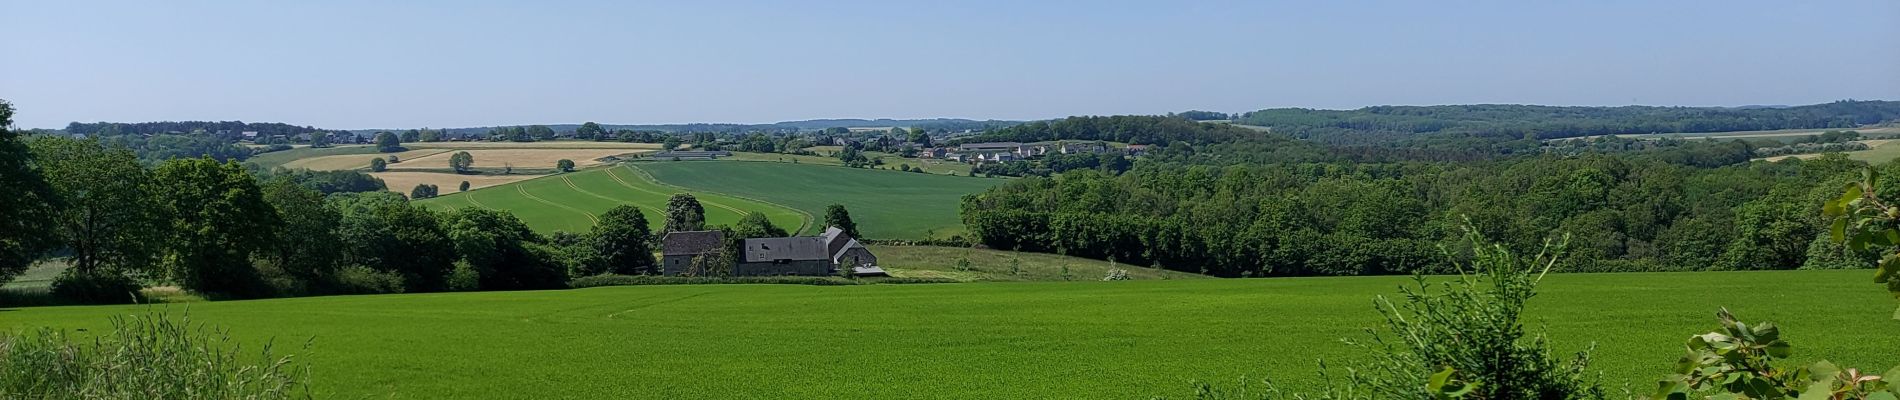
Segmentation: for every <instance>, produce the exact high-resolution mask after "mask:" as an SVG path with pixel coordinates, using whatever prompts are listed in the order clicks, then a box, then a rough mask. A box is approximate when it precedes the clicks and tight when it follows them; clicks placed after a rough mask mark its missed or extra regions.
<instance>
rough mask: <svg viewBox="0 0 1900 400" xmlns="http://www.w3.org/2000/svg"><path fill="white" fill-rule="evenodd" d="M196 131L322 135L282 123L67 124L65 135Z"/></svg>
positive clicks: (185, 132) (148, 133) (149, 133)
mask: <svg viewBox="0 0 1900 400" xmlns="http://www.w3.org/2000/svg"><path fill="white" fill-rule="evenodd" d="M194 131H197V132H201V133H210V134H215V133H218V132H219V131H225V132H229V133H230V134H237V133H238V132H247V131H248V132H257V134H258V135H259V136H263V137H269V136H272V135H285V136H290V135H296V134H300V133H316V132H323V130H322V129H317V128H313V127H309V126H296V125H290V124H285V123H279V122H251V123H246V122H243V121H175V122H174V121H161V122H134V123H124V122H93V123H80V122H73V123H70V124H66V133H72V134H81V135H87V136H119V135H163V134H187V133H192V132H194Z"/></svg>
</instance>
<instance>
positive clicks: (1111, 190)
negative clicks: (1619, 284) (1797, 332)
mask: <svg viewBox="0 0 1900 400" xmlns="http://www.w3.org/2000/svg"><path fill="white" fill-rule="evenodd" d="M1896 117H1900V102H1857V101H1844V102H1836V103H1829V104H1820V105H1813V106H1802V107H1789V108H1755V109H1710V108H1681V107H1677V108H1664V107H1614V108H1603V107H1545V106H1490V105H1474V106H1437V107H1372V108H1367V109H1361V110H1355V111H1337V112H1336V111H1316V110H1265V111H1259V112H1254V113H1248V114H1246V115H1243V116H1241V118H1240V119H1241V122H1245V123H1248V124H1257V125H1263V126H1269V127H1270V128H1271V129H1270V130H1268V131H1261V130H1256V129H1250V128H1245V127H1238V126H1233V125H1227V124H1218V123H1199V122H1194V121H1190V120H1188V119H1187V118H1183V117H1181V116H1178V115H1176V116H1108V117H1070V118H1066V119H1062V120H1054V121H1038V122H1030V123H1025V124H1022V125H1018V126H1014V127H1010V128H1004V129H998V130H994V131H990V132H986V133H984V134H982V135H978V136H976V137H971V138H966V139H963V140H962V141H963V142H975V141H1020V142H1033V141H1049V140H1107V141H1115V142H1124V143H1133V144H1151V145H1154V147H1153V148H1152V149H1151V150H1149V151H1148V153H1147V154H1146V155H1144V156H1142V157H1140V158H1139V159H1138V160H1137V161H1136V162H1135V163H1134V164H1133V165H1132V166H1128V165H1118V164H1110V163H1101V162H1099V161H1098V162H1093V163H1089V162H1077V161H1087V160H1067V159H1064V160H1058V161H1060V162H1056V161H1051V160H1049V159H1046V158H1045V159H1042V160H1036V161H1033V162H1017V163H1004V164H995V165H991V166H988V167H984V168H978V169H977V170H978V171H981V172H986V173H997V174H1004V175H1051V174H1054V176H1053V177H1047V178H1044V177H1031V178H1026V179H1020V180H1015V181H1012V182H1010V183H1007V184H1004V185H1001V186H998V187H996V188H993V189H991V190H989V191H987V192H985V193H981V194H976V195H972V196H968V197H966V198H965V199H964V204H963V218H964V222H965V224H966V226H967V227H968V228H969V230H970V232H971V234H972V235H974V237H973V238H972V239H973V240H975V241H978V242H980V243H982V244H984V245H987V246H990V247H994V248H1003V249H1019V250H1025V251H1038V252H1053V253H1062V254H1068V255H1075V256H1083V257H1092V258H1098V259H1111V260H1116V261H1118V262H1124V263H1130V264H1136V265H1160V266H1163V267H1167V268H1174V269H1180V270H1185V271H1191V272H1208V273H1212V274H1216V275H1221V276H1263V275H1358V274H1389V273H1409V272H1414V271H1428V272H1443V270H1442V268H1445V267H1446V265H1447V264H1446V263H1445V262H1444V261H1445V259H1444V258H1443V257H1442V256H1441V252H1440V247H1441V246H1449V245H1454V244H1455V242H1456V239H1457V237H1458V234H1459V233H1458V232H1456V229H1455V228H1456V227H1457V226H1460V225H1461V224H1462V223H1463V222H1464V221H1465V220H1466V219H1469V220H1470V222H1471V223H1472V224H1473V225H1474V226H1476V227H1477V228H1478V229H1480V230H1481V231H1482V232H1481V233H1482V234H1484V235H1486V236H1488V237H1493V238H1499V239H1500V240H1502V241H1504V242H1506V243H1509V244H1511V245H1512V246H1513V247H1516V248H1519V249H1534V248H1535V246H1536V245H1539V244H1541V242H1540V241H1541V240H1542V239H1543V238H1544V237H1545V234H1547V233H1549V232H1561V233H1566V234H1569V235H1570V238H1571V239H1572V249H1573V250H1575V254H1574V257H1573V259H1575V260H1576V261H1578V263H1579V264H1580V268H1582V269H1583V270H1596V271H1653V270H1692V269H1790V268H1836V267H1844V266H1864V265H1867V263H1866V262H1865V261H1869V260H1868V258H1869V257H1872V256H1871V255H1870V254H1858V253H1853V252H1846V251H1844V250H1843V249H1842V248H1841V247H1839V246H1836V245H1831V244H1829V243H1828V242H1827V240H1826V239H1827V235H1825V234H1824V229H1822V228H1823V226H1822V224H1821V221H1820V217H1819V215H1818V214H1817V213H1816V212H1815V210H1816V209H1817V208H1818V207H1819V204H1821V202H1822V201H1824V200H1826V199H1829V198H1831V197H1830V196H1833V195H1838V194H1839V191H1840V187H1841V186H1842V185H1843V184H1844V183H1845V182H1847V181H1849V180H1851V179H1852V178H1854V177H1856V176H1858V174H1859V173H1860V171H1861V170H1862V169H1864V168H1866V167H1867V165H1866V164H1865V163H1862V162H1859V161H1852V160H1849V159H1847V158H1846V157H1844V156H1841V155H1839V154H1833V155H1828V156H1824V157H1820V158H1818V159H1811V160H1789V161H1784V162H1777V163H1767V162H1750V161H1749V160H1750V159H1752V158H1755V157H1759V156H1763V155H1773V154H1788V153H1790V152H1803V151H1808V150H1827V149H1847V148H1850V147H1851V145H1854V144H1858V143H1848V142H1847V141H1849V140H1852V139H1854V138H1857V137H1858V136H1857V135H1856V134H1854V133H1852V132H1847V131H1841V132H1830V133H1827V134H1823V135H1818V136H1815V137H1813V138H1808V139H1801V140H1795V141H1793V142H1788V143H1784V142H1769V141H1757V142H1750V141H1747V140H1726V141H1724V140H1682V139H1661V140H1641V139H1629V138H1618V137H1614V136H1599V137H1592V138H1574V139H1570V140H1560V141H1552V142H1550V143H1545V142H1544V141H1542V140H1538V139H1539V138H1552V137H1576V136H1582V135H1600V134H1611V133H1647V132H1698V131H1712V130H1737V129H1751V130H1752V129H1785V128H1828V127H1843V128H1851V127H1857V126H1861V125H1863V124H1874V123H1882V122H1891V121H1893V120H1894V119H1895V118H1896ZM1322 130H1324V131H1329V132H1333V131H1337V132H1348V131H1349V132H1366V133H1372V134H1379V133H1381V132H1398V133H1402V134H1403V135H1400V136H1398V137H1406V138H1409V139H1393V140H1391V141H1387V142H1385V143H1377V144H1372V143H1337V142H1329V141H1327V140H1317V138H1313V137H1312V136H1310V134H1311V133H1314V132H1319V131H1322ZM1303 134H1305V135H1303ZM1296 136H1300V137H1306V138H1308V139H1316V140H1301V139H1298V138H1296ZM1771 145H1772V146H1776V147H1768V146H1771ZM1058 166H1066V167H1058ZM1882 168H1884V169H1888V170H1892V171H1889V172H1900V167H1895V166H1884V167H1882ZM1065 171H1066V172H1065ZM1885 176H1893V174H1886V175H1885Z"/></svg>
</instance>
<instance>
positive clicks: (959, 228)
mask: <svg viewBox="0 0 1900 400" xmlns="http://www.w3.org/2000/svg"><path fill="white" fill-rule="evenodd" d="M627 165H629V166H632V167H633V168H637V169H639V170H641V171H645V172H647V173H650V174H652V176H653V177H654V178H655V179H656V180H658V181H660V182H665V183H668V184H673V185H679V186H682V187H686V188H690V189H694V190H703V191H708V192H714V193H722V194H728V195H734V196H740V197H745V198H751V199H758V200H763V201H767V202H771V203H775V204H782V205H785V206H788V207H791V208H794V209H798V210H801V211H804V212H806V213H808V214H811V215H817V216H821V217H822V216H823V215H824V212H825V207H826V206H829V205H831V204H843V205H844V206H845V208H846V209H848V210H850V211H851V218H852V220H853V221H855V222H857V223H858V231H859V232H862V233H863V235H864V237H867V238H871V239H924V238H948V237H950V236H952V235H956V234H959V233H961V232H963V223H962V219H961V218H960V217H959V216H958V211H959V206H960V205H961V203H962V199H963V195H966V194H971V193H977V192H981V191H983V190H984V189H987V188H989V187H991V186H995V185H997V184H999V183H1002V182H1003V180H1001V179H990V178H973V177H965V176H948V175H936V174H926V173H906V172H898V171H891V170H874V169H862V168H847V167H838V166H824V165H810V164H792V163H779V162H749V161H682V162H638V163H630V164H627Z"/></svg>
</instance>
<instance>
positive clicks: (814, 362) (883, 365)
mask: <svg viewBox="0 0 1900 400" xmlns="http://www.w3.org/2000/svg"><path fill="white" fill-rule="evenodd" d="M1866 277H1867V272H1866V271H1770V272H1696V273H1625V274H1574V275H1562V274H1560V275H1553V276H1551V277H1549V278H1547V279H1546V284H1545V287H1544V290H1543V294H1542V295H1541V296H1539V297H1537V298H1536V299H1534V300H1533V301H1532V303H1531V304H1530V306H1529V310H1528V311H1527V313H1528V314H1527V318H1528V319H1529V320H1530V321H1535V322H1532V324H1533V325H1547V326H1548V328H1549V330H1550V332H1551V336H1552V340H1553V343H1554V347H1555V349H1556V350H1558V351H1560V352H1565V353H1567V352H1571V351H1575V350H1579V349H1582V348H1584V347H1585V346H1587V345H1588V344H1589V343H1591V342H1595V343H1596V344H1597V345H1598V349H1597V351H1596V354H1595V362H1594V364H1593V368H1592V369H1593V370H1595V371H1601V372H1603V373H1604V374H1605V378H1606V381H1607V382H1608V383H1609V386H1610V387H1611V390H1612V391H1613V392H1614V391H1616V390H1617V389H1618V388H1620V387H1622V386H1623V385H1624V384H1629V385H1630V386H1631V387H1632V388H1633V389H1636V390H1645V389H1647V388H1649V387H1650V386H1651V385H1652V381H1653V380H1654V379H1657V378H1659V377H1661V376H1662V375H1664V374H1665V373H1666V372H1667V371H1668V369H1669V368H1670V366H1671V365H1672V364H1673V363H1674V362H1675V361H1676V358H1677V357H1679V356H1681V352H1682V343H1683V341H1684V340H1685V339H1687V338H1688V337H1689V336H1690V335H1693V334H1699V333H1703V332H1708V331H1710V330H1713V329H1714V328H1715V326H1716V324H1715V322H1714V319H1713V317H1712V316H1713V313H1714V311H1715V310H1716V309H1717V307H1724V306H1726V307H1728V308H1730V309H1731V310H1733V311H1735V312H1736V313H1738V314H1739V315H1740V316H1741V317H1742V318H1744V319H1746V320H1749V321H1759V320H1772V321H1774V322H1776V323H1777V324H1779V325H1780V326H1781V328H1782V333H1783V337H1784V338H1786V339H1788V340H1789V341H1790V342H1792V343H1793V344H1794V346H1795V347H1794V348H1795V355H1796V358H1797V359H1798V360H1799V361H1811V360H1816V359H1821V358H1825V359H1829V360H1832V361H1835V362H1838V363H1842V364H1844V365H1849V366H1858V367H1862V368H1866V369H1871V370H1874V371H1884V370H1886V369H1887V368H1889V367H1892V366H1894V365H1896V364H1900V352H1896V351H1893V349H1896V348H1900V323H1897V322H1895V321H1893V320H1891V319H1889V317H1890V316H1891V314H1892V312H1893V306H1894V304H1893V303H1894V302H1893V300H1892V299H1890V298H1889V297H1887V296H1886V295H1885V294H1884V292H1882V291H1881V290H1880V288H1878V287H1875V286H1873V285H1869V284H1867V283H1866V282H1865V281H1866ZM1405 281H1406V279H1405V278H1401V277H1353V278H1297V279H1251V280H1237V279H1192V280H1187V279H1182V280H1148V281H1132V282H1040V283H1038V282H1023V283H1014V282H998V283H964V284H935V285H869V286H836V287H833V286H825V287H820V286H803V285H700V286H640V287H605V288H592V289H579V290H565V291H537V292H489V293H456V294H406V295H383V296H343V297H320V298H295V299H275V300H256V301H226V302H208V303H194V304H191V305H190V306H189V307H190V308H189V310H188V311H189V312H190V313H191V315H192V318H193V319H194V320H198V321H209V322H212V323H215V324H218V325H220V326H223V327H227V328H229V329H230V330H231V331H232V333H233V334H234V335H235V336H236V337H238V338H241V339H242V340H243V341H244V342H245V343H246V344H247V345H250V346H256V345H259V344H262V343H263V342H264V341H265V340H268V339H275V340H276V341H277V342H278V343H279V345H280V346H288V347H290V348H295V347H296V346H295V345H298V344H302V343H304V341H306V340H311V341H312V343H313V346H314V347H313V348H312V349H311V350H309V351H308V352H305V353H303V354H302V355H301V356H300V358H299V360H301V361H304V362H308V363H309V365H310V366H311V367H312V372H313V374H314V376H313V382H314V384H315V386H316V390H317V392H318V395H319V397H325V398H328V397H335V398H520V399H530V398H532V399H565V398H907V399H910V398H946V399H947V398H958V399H961V398H1148V397H1150V396H1157V395H1166V396H1171V397H1175V398H1181V397H1188V396H1191V395H1192V388H1191V386H1190V382H1192V381H1195V380H1208V381H1217V382H1234V381H1237V380H1239V379H1241V377H1242V376H1247V377H1251V378H1260V377H1263V376H1272V377H1274V379H1275V380H1276V381H1277V382H1279V383H1280V384H1281V385H1282V386H1292V387H1310V386H1311V385H1313V384H1314V383H1315V379H1316V376H1315V373H1314V371H1315V368H1314V366H1315V360H1317V359H1320V358H1325V359H1327V360H1330V361H1331V363H1332V364H1333V365H1334V366H1336V367H1337V366H1341V365H1344V364H1347V363H1350V362H1351V361H1353V360H1359V359H1362V357H1363V356H1361V355H1360V354H1361V353H1358V352H1357V351H1356V350H1355V349H1353V348H1351V347H1348V346H1347V345H1344V344H1342V343H1340V342H1339V341H1338V339H1340V338H1344V337H1355V338H1356V337H1360V329H1362V328H1364V327H1369V326H1373V325H1374V324H1377V323H1378V322H1379V320H1378V316H1377V314H1376V313H1374V311H1373V310H1372V309H1371V305H1372V297H1373V296H1374V295H1379V294H1387V295H1389V294H1394V293H1395V290H1394V288H1395V287H1396V286H1398V285H1400V284H1402V283H1404V282H1405ZM146 310H147V308H146V307H143V306H104V307H42V308H23V309H12V310H5V311H4V312H0V314H3V315H5V318H0V329H15V330H17V329H27V328H31V327H41V326H51V327H58V328H62V329H89V330H90V332H99V331H101V329H102V328H105V327H107V317H109V316H113V315H126V314H132V313H140V312H145V311H146ZM170 311H171V312H173V313H180V312H186V311H187V310H185V309H183V308H182V306H179V305H173V306H171V309H170ZM89 334H90V333H86V332H79V333H76V335H81V337H84V335H89ZM252 348H254V347H252ZM281 348H282V347H280V349H281Z"/></svg>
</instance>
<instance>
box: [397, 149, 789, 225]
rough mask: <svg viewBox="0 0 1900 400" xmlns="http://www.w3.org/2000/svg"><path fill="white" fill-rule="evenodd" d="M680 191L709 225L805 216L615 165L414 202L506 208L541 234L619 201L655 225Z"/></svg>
mask: <svg viewBox="0 0 1900 400" xmlns="http://www.w3.org/2000/svg"><path fill="white" fill-rule="evenodd" d="M442 189H443V191H444V192H453V191H454V190H455V188H454V187H453V186H448V185H444V186H442ZM681 192H685V193H692V194H693V196H694V197H696V198H698V199H699V202H700V204H701V205H702V207H704V208H705V210H706V223H707V224H709V225H730V224H732V223H735V222H738V221H739V218H740V217H743V216H744V215H745V213H746V212H750V211H759V212H762V213H765V216H766V218H767V219H770V220H771V221H772V223H773V224H777V225H779V226H780V227H784V228H785V229H787V230H790V229H798V228H800V227H804V226H806V225H808V224H810V222H809V221H810V220H811V217H810V216H809V215H807V214H804V213H802V212H800V211H798V210H794V209H790V208H786V207H782V206H778V205H773V204H770V203H765V202H760V201H755V200H749V199H742V198H735V197H732V196H726V195H721V194H717V193H711V192H707V191H703V190H684V189H680V188H677V187H673V186H667V185H661V184H658V183H655V182H653V181H652V180H649V179H648V178H647V177H646V176H645V175H644V174H641V173H639V172H638V171H635V170H632V169H630V168H628V167H625V166H619V165H616V166H611V167H602V168H594V169H587V170H582V171H577V172H572V173H565V174H556V175H550V176H546V177H542V178H538V179H531V180H526V181H521V182H515V183H509V184H503V185H498V186H492V187H487V188H482V189H474V190H470V191H467V192H458V193H449V194H445V195H442V196H441V197H436V198H432V199H423V200H419V201H417V202H416V203H417V204H421V205H423V206H425V207H429V208H431V209H435V210H449V209H455V208H464V207H481V208H488V209H494V210H506V211H509V212H512V213H514V215H515V217H517V218H520V219H521V221H522V222H524V223H527V224H528V226H529V227H531V228H534V230H535V231H537V232H541V233H543V234H547V233H553V232H556V231H566V232H586V231H587V230H589V229H591V228H592V227H593V226H594V220H595V219H597V218H598V217H599V215H600V214H601V213H604V212H606V211H607V210H608V209H612V208H613V207H615V206H618V205H621V204H631V205H634V206H636V207H639V208H640V211H641V212H643V213H645V214H646V216H647V221H648V223H650V224H652V226H653V228H654V229H659V227H660V226H661V224H663V223H664V221H665V219H666V217H665V215H666V202H667V199H669V198H671V197H672V195H673V194H674V193H681Z"/></svg>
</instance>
